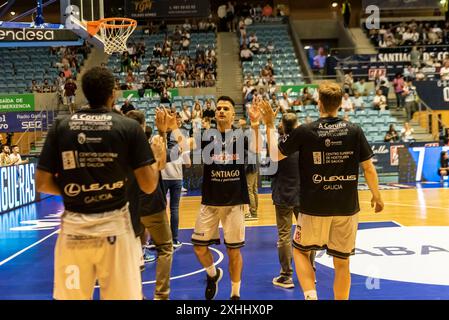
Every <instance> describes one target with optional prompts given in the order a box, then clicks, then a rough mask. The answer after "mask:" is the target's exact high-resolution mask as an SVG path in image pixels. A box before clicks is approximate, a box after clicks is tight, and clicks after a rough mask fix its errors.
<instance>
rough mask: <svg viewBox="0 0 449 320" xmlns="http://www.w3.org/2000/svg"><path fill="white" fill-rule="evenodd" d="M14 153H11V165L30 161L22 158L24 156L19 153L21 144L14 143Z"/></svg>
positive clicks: (12, 147)
mask: <svg viewBox="0 0 449 320" xmlns="http://www.w3.org/2000/svg"><path fill="white" fill-rule="evenodd" d="M11 150H12V153H11V154H10V155H9V160H10V162H11V165H19V164H25V163H28V162H29V161H28V159H27V160H22V157H21V156H20V154H19V146H18V145H13V146H11Z"/></svg>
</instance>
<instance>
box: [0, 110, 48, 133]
mask: <svg viewBox="0 0 449 320" xmlns="http://www.w3.org/2000/svg"><path fill="white" fill-rule="evenodd" d="M51 123H53V114H52V113H48V119H47V113H45V112H42V113H40V112H36V111H35V112H9V113H0V133H6V132H26V131H33V130H34V129H36V130H41V129H45V128H47V127H48V125H49V124H51Z"/></svg>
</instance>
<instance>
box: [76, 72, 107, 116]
mask: <svg viewBox="0 0 449 320" xmlns="http://www.w3.org/2000/svg"><path fill="white" fill-rule="evenodd" d="M81 82H82V87H83V93H84V96H85V97H86V99H87V101H89V104H90V107H91V108H93V109H95V108H101V107H104V106H106V103H107V101H108V99H109V98H110V97H111V96H112V95H113V91H114V87H115V78H114V75H113V74H112V73H111V71H109V70H108V69H105V68H101V67H94V68H92V69H90V70H88V71H87V72H86V73H85V74H84V75H83V78H82V80H81Z"/></svg>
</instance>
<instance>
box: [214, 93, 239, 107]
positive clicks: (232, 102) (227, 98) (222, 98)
mask: <svg viewBox="0 0 449 320" xmlns="http://www.w3.org/2000/svg"><path fill="white" fill-rule="evenodd" d="M220 101H228V102H230V103H231V104H232V106H233V107H235V102H234V100H232V98H231V97H228V96H221V97H220V98H218V99H217V103H218V102H220Z"/></svg>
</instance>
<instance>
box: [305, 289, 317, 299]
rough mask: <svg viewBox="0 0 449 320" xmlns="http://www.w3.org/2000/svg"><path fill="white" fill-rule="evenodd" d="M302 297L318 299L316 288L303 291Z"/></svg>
mask: <svg viewBox="0 0 449 320" xmlns="http://www.w3.org/2000/svg"><path fill="white" fill-rule="evenodd" d="M304 298H305V299H306V300H318V296H317V294H316V290H309V291H306V292H304Z"/></svg>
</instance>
